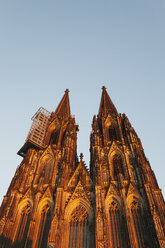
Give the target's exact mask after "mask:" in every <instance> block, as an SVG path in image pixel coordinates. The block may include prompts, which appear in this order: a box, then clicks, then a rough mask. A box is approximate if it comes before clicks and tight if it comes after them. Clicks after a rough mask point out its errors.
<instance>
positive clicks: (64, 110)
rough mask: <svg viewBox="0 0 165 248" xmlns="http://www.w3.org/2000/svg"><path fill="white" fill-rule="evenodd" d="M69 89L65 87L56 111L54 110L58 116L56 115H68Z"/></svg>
mask: <svg viewBox="0 0 165 248" xmlns="http://www.w3.org/2000/svg"><path fill="white" fill-rule="evenodd" d="M68 93H69V90H68V89H66V90H65V94H64V96H63V98H62V100H61V102H60V103H59V105H58V107H57V109H56V111H55V114H56V115H57V116H58V117H64V116H65V117H69V116H70V114H71V113H70V104H69V94H68Z"/></svg>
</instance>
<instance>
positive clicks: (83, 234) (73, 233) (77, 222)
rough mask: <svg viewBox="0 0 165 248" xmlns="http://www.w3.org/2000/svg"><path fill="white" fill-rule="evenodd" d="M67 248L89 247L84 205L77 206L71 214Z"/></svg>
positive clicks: (86, 215)
mask: <svg viewBox="0 0 165 248" xmlns="http://www.w3.org/2000/svg"><path fill="white" fill-rule="evenodd" d="M69 248H89V221H88V214H87V212H86V210H85V208H84V207H82V206H79V207H77V208H76V209H75V210H74V211H73V213H72V216H71V220H70V232H69Z"/></svg>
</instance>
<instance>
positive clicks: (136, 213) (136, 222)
mask: <svg viewBox="0 0 165 248" xmlns="http://www.w3.org/2000/svg"><path fill="white" fill-rule="evenodd" d="M130 212H131V221H132V223H133V225H132V227H133V229H131V232H132V236H133V237H134V239H133V240H132V243H134V242H135V243H136V244H137V246H138V247H143V246H144V240H143V235H142V232H143V231H144V230H143V223H142V213H141V208H140V206H139V203H138V201H137V200H133V201H132V203H131V205H130Z"/></svg>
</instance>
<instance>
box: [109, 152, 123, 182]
mask: <svg viewBox="0 0 165 248" xmlns="http://www.w3.org/2000/svg"><path fill="white" fill-rule="evenodd" d="M119 175H122V176H123V177H124V175H125V174H124V168H123V160H122V158H121V156H120V155H117V154H116V155H114V157H113V159H112V168H111V177H112V178H113V179H114V180H116V181H118V179H119Z"/></svg>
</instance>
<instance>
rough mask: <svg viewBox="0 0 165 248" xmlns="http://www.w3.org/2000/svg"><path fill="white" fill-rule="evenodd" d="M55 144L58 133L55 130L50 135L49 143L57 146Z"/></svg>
mask: <svg viewBox="0 0 165 248" xmlns="http://www.w3.org/2000/svg"><path fill="white" fill-rule="evenodd" d="M57 142H58V133H57V131H56V130H54V131H53V132H52V134H51V138H50V143H51V144H52V145H57Z"/></svg>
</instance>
